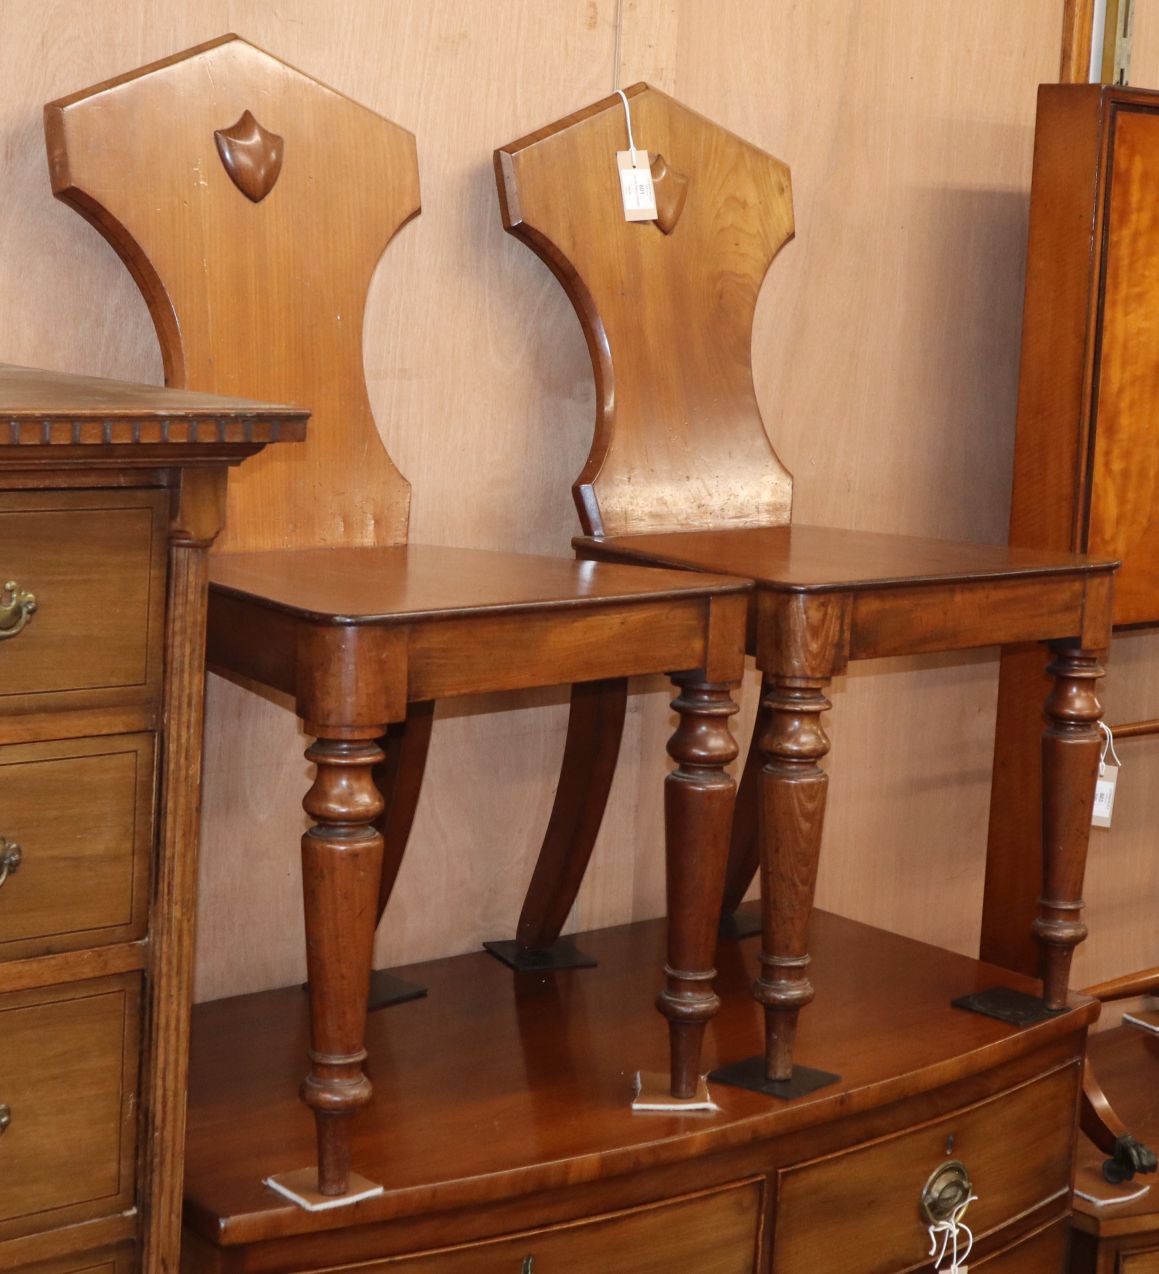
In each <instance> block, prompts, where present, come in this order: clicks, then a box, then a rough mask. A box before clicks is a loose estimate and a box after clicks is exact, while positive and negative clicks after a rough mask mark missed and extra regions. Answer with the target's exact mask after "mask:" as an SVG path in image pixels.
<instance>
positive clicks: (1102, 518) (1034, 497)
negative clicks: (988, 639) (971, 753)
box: [981, 77, 1159, 1145]
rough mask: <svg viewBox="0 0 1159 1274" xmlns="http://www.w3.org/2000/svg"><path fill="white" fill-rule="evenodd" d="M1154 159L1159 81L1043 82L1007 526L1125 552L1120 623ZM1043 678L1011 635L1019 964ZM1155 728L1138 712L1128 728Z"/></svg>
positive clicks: (996, 937) (1009, 742)
mask: <svg viewBox="0 0 1159 1274" xmlns="http://www.w3.org/2000/svg"><path fill="white" fill-rule="evenodd" d="M1082 78H1085V77H1082ZM1157 166H1159V95H1156V94H1154V93H1148V92H1144V91H1139V90H1134V89H1129V88H1104V87H1101V86H1099V85H1097V84H1095V85H1090V84H1066V85H1044V86H1042V87H1041V88H1040V89H1039V94H1038V121H1037V127H1036V132H1035V151H1034V174H1033V182H1032V187H1031V208H1030V234H1029V254H1028V262H1027V277H1026V297H1025V304H1024V313H1023V338H1022V365H1021V373H1020V384H1019V400H1018V431H1017V439H1016V447H1015V463H1014V490H1013V497H1012V505H1011V520H1010V539H1011V543H1012V544H1015V545H1020V546H1025V547H1029V548H1036V549H1062V548H1070V549H1075V550H1079V551H1083V552H1091V553H1110V554H1114V555H1115V556H1119V557H1122V559H1123V570H1122V572H1121V574H1120V576H1119V578H1118V581H1117V583H1116V592H1115V602H1114V611H1113V618H1114V622H1115V624H1117V625H1127V624H1130V625H1141V624H1153V623H1155V622H1159V570H1157V568H1156V561H1157V558H1156V553H1155V547H1156V539H1155V532H1154V526H1153V517H1152V509H1153V507H1154V505H1155V501H1156V498H1157V488H1156V480H1155V470H1156V457H1157V456H1159V450H1157V444H1156V442H1155V438H1154V429H1153V427H1152V426H1153V420H1154V413H1155V409H1156V406H1157V405H1159V377H1157V376H1156V372H1155V366H1154V360H1153V358H1152V357H1151V354H1150V351H1151V350H1153V349H1154V347H1155V342H1156V336H1157V330H1156V323H1155V315H1154V306H1153V305H1152V304H1151V298H1152V296H1153V295H1154V291H1155V288H1156V287H1157V286H1159V235H1157V234H1156V233H1155V199H1154V193H1153V189H1152V183H1151V182H1150V181H1149V180H1148V178H1147V174H1148V173H1150V172H1152V171H1154V170H1155V168H1156V167H1157ZM1043 679H1044V668H1043V660H1042V658H1041V655H1040V653H1039V652H1038V651H1036V650H1033V649H1026V648H1012V649H1008V650H1004V651H1003V654H1002V664H1001V671H1000V677H999V695H998V717H997V735H996V741H995V752H994V783H993V791H992V799H991V808H990V834H989V844H988V852H987V869H986V886H985V905H984V911H983V922H982V948H981V949H982V954H983V955H984V956H985V957H986V958H987V959H992V960H995V961H997V962H1000V963H1002V964H1005V965H1008V966H1009V967H1011V968H1019V969H1024V970H1025V969H1027V968H1029V967H1031V961H1032V960H1033V958H1034V953H1033V951H1032V950H1031V949H1030V948H1029V947H1028V944H1027V942H1026V938H1025V922H1026V920H1027V918H1028V917H1029V916H1030V915H1031V914H1032V913H1033V910H1034V908H1035V906H1036V903H1035V896H1036V893H1037V879H1036V878H1037V875H1038V873H1039V870H1040V868H1039V864H1038V862H1037V859H1036V856H1034V855H1027V854H1025V853H1020V852H1016V851H1017V849H1018V847H1021V846H1024V845H1025V844H1027V843H1028V842H1027V833H1028V831H1029V830H1030V828H1031V826H1032V822H1033V819H1034V807H1035V803H1036V801H1037V799H1038V790H1037V785H1038V774H1037V770H1036V768H1035V767H1034V766H1033V765H1032V764H1031V757H1032V754H1033V749H1034V748H1035V746H1036V742H1035V735H1036V733H1037V710H1036V705H1035V703H1034V700H1035V698H1036V697H1037V691H1038V689H1039V688H1040V687H1041V685H1042V683H1043ZM1151 732H1152V723H1150V722H1146V721H1144V722H1138V723H1134V724H1129V725H1127V726H1126V727H1125V728H1123V730H1122V737H1124V738H1131V737H1137V736H1141V735H1145V734H1149V733H1151ZM1076 817H1077V814H1076ZM1084 1126H1089V1127H1090V1128H1091V1129H1094V1130H1096V1131H1097V1134H1098V1137H1099V1140H1100V1143H1101V1144H1104V1145H1105V1143H1107V1142H1108V1141H1110V1142H1112V1143H1113V1142H1114V1140H1115V1138H1116V1137H1117V1136H1119V1135H1120V1133H1121V1131H1122V1121H1121V1120H1120V1119H1118V1118H1116V1117H1115V1116H1114V1114H1113V1111H1110V1108H1109V1106H1108V1104H1107V1102H1106V1100H1105V1096H1104V1094H1103V1093H1102V1090H1101V1089H1100V1088H1099V1086H1098V1082H1097V1081H1096V1080H1094V1079H1093V1077H1092V1081H1091V1084H1090V1085H1089V1087H1088V1091H1087V1097H1086V1109H1085V1111H1084Z"/></svg>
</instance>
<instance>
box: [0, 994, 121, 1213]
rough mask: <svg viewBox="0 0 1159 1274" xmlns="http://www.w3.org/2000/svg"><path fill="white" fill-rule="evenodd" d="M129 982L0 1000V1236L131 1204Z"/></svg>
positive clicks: (16, 996) (11, 995)
mask: <svg viewBox="0 0 1159 1274" xmlns="http://www.w3.org/2000/svg"><path fill="white" fill-rule="evenodd" d="M139 996H140V992H139V978H138V977H137V976H136V975H125V976H121V977H119V978H116V979H104V980H97V981H92V982H78V983H74V984H73V985H71V986H66V987H54V988H47V989H44V990H39V991H25V992H15V993H12V994H8V995H5V996H2V997H0V1101H3V1102H4V1104H5V1105H7V1106H8V1107H9V1109H10V1111H11V1123H10V1124H9V1126H8V1128H7V1129H6V1130H5V1132H4V1134H3V1142H2V1143H0V1151H2V1154H3V1164H4V1189H3V1191H2V1192H0V1238H10V1237H14V1236H16V1235H19V1234H25V1233H31V1232H33V1231H36V1230H40V1229H44V1228H47V1227H48V1226H49V1225H53V1224H56V1225H62V1224H65V1223H66V1222H69V1221H77V1220H82V1219H84V1218H85V1217H89V1216H97V1215H101V1214H106V1213H107V1214H113V1213H116V1212H121V1211H124V1210H125V1209H126V1208H128V1207H130V1206H132V1203H133V1199H134V1190H135V1184H136V1183H135V1177H134V1170H133V1165H134V1162H135V1158H136V1146H135V1144H134V1137H133V1129H134V1127H135V1124H136V1082H137V1066H138V1051H139V1044H138V1031H139V1029H140V1028H139V1022H138V1012H139Z"/></svg>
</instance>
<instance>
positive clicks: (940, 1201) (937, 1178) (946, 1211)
mask: <svg viewBox="0 0 1159 1274" xmlns="http://www.w3.org/2000/svg"><path fill="white" fill-rule="evenodd" d="M972 1190H973V1186H972V1184H971V1182H970V1174H969V1172H967V1170H966V1165H965V1164H964V1163H962V1162H961V1160H959V1159H951V1160H950V1161H949V1163H944V1164H942V1166H941V1167H940V1168H936V1169H935V1170H934V1171H933V1172H932V1173H931V1174H930V1179H929V1180H928V1181H927V1182H926V1184H925V1188H924V1189H923V1190H922V1198H921V1207H922V1216H924V1217H925V1219H926V1220H927V1221H928V1222H929V1223H930V1225H938V1224H939V1223H940V1222H942V1221H948V1220H949V1219H950V1217H952V1216H953V1215H954V1211H955V1209H957V1208H960V1207H961V1206H962V1204H963V1203H965V1202H966V1200H967V1199H968V1198H969V1197H970V1194H971V1193H972Z"/></svg>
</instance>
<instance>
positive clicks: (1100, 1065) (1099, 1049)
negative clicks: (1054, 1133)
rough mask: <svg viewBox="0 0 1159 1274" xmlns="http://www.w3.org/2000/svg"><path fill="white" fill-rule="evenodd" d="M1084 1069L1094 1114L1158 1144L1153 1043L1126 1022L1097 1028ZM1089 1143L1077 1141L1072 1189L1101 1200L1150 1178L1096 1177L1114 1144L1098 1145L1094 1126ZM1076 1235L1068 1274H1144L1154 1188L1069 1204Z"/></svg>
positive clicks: (1154, 1220)
mask: <svg viewBox="0 0 1159 1274" xmlns="http://www.w3.org/2000/svg"><path fill="white" fill-rule="evenodd" d="M1090 1067H1091V1070H1092V1071H1093V1072H1095V1073H1096V1074H1097V1075H1098V1083H1099V1085H1101V1088H1100V1089H1099V1091H1100V1092H1103V1090H1105V1095H1104V1100H1105V1099H1106V1098H1109V1099H1110V1103H1113V1109H1111V1108H1110V1104H1109V1103H1108V1104H1107V1106H1106V1107H1104V1109H1103V1110H1102V1111H1101V1112H1100V1113H1101V1114H1102V1115H1103V1116H1104V1118H1105V1119H1106V1120H1107V1121H1108V1122H1109V1124H1110V1125H1111V1126H1112V1127H1113V1126H1118V1127H1119V1128H1120V1129H1123V1128H1124V1126H1125V1127H1126V1128H1129V1129H1130V1130H1131V1132H1132V1133H1133V1134H1134V1135H1135V1136H1136V1137H1137V1138H1138V1139H1139V1140H1141V1141H1145V1142H1146V1143H1148V1144H1149V1145H1155V1144H1157V1143H1159V1103H1157V1102H1156V1094H1157V1093H1159V1086H1157V1085H1156V1078H1159V1039H1157V1038H1156V1037H1155V1036H1154V1035H1151V1034H1148V1033H1147V1032H1145V1031H1141V1030H1139V1029H1138V1028H1137V1027H1132V1026H1128V1025H1125V1024H1124V1025H1123V1026H1118V1027H1115V1028H1113V1029H1112V1030H1109V1031H1100V1032H1098V1033H1097V1034H1096V1035H1093V1036H1092V1037H1091V1041H1090ZM1084 1131H1086V1132H1088V1134H1090V1135H1091V1140H1090V1141H1089V1142H1087V1141H1084V1142H1082V1143H1080V1146H1079V1154H1078V1170H1077V1175H1076V1185H1077V1186H1078V1187H1079V1188H1080V1189H1082V1190H1086V1191H1088V1192H1091V1193H1094V1194H1095V1195H1096V1196H1097V1197H1100V1198H1108V1197H1109V1198H1112V1199H1114V1198H1115V1197H1116V1196H1129V1195H1132V1194H1135V1193H1136V1192H1137V1191H1139V1190H1140V1189H1142V1188H1143V1187H1144V1186H1146V1185H1148V1184H1151V1183H1152V1182H1153V1180H1154V1178H1151V1177H1136V1178H1135V1179H1134V1180H1133V1181H1128V1182H1124V1183H1123V1184H1122V1185H1120V1186H1112V1185H1109V1184H1108V1183H1107V1182H1106V1181H1105V1180H1104V1179H1103V1175H1102V1163H1103V1160H1104V1159H1105V1158H1106V1157H1107V1154H1108V1153H1112V1152H1113V1146H1111V1147H1108V1146H1107V1145H1105V1144H1100V1129H1099V1128H1098V1127H1097V1126H1094V1125H1092V1126H1091V1127H1088V1126H1087V1120H1086V1119H1085V1118H1084ZM1074 1227H1075V1233H1074V1236H1073V1242H1072V1255H1071V1264H1070V1270H1071V1274H1126V1272H1127V1271H1130V1274H1146V1271H1148V1270H1149V1269H1150V1268H1151V1265H1149V1264H1148V1262H1151V1263H1152V1264H1153V1263H1155V1262H1156V1261H1157V1260H1159V1210H1157V1207H1156V1196H1155V1187H1154V1185H1153V1184H1151V1188H1150V1190H1148V1191H1147V1192H1146V1193H1145V1194H1143V1195H1142V1197H1141V1198H1138V1199H1132V1200H1130V1201H1129V1202H1125V1203H1123V1202H1114V1203H1111V1204H1109V1205H1107V1206H1104V1207H1096V1206H1095V1205H1094V1204H1091V1203H1090V1202H1088V1201H1086V1200H1083V1199H1076V1200H1075V1213H1074Z"/></svg>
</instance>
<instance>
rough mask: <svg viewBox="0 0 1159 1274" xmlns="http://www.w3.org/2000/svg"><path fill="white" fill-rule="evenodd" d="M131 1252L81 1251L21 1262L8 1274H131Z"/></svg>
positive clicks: (132, 1268)
mask: <svg viewBox="0 0 1159 1274" xmlns="http://www.w3.org/2000/svg"><path fill="white" fill-rule="evenodd" d="M134 1268H135V1267H134V1264H133V1254H132V1252H131V1251H130V1250H128V1249H126V1250H124V1251H122V1252H121V1253H119V1254H118V1253H115V1252H109V1251H107V1250H106V1251H101V1252H88V1253H82V1254H80V1255H77V1256H69V1257H65V1258H64V1259H62V1260H53V1261H33V1262H31V1263H29V1264H25V1263H23V1262H22V1263H21V1264H19V1265H17V1266H15V1267H13V1268H11V1269H10V1270H9V1274H132V1271H133V1270H134Z"/></svg>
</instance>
